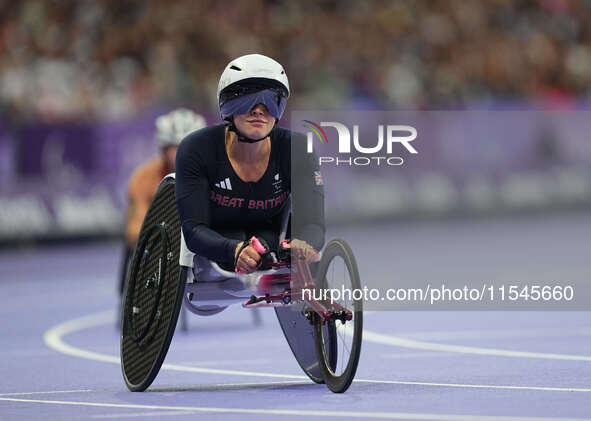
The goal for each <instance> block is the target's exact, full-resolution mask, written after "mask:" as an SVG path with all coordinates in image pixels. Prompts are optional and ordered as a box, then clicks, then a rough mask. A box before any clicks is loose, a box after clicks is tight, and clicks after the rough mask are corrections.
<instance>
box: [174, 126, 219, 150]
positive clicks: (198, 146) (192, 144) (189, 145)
mask: <svg viewBox="0 0 591 421" xmlns="http://www.w3.org/2000/svg"><path fill="white" fill-rule="evenodd" d="M224 130H225V124H217V125H215V126H208V127H204V128H202V129H199V130H196V131H194V132H192V133H189V134H188V135H187V136H185V138H184V139H183V140H182V141H181V144H180V145H179V149H178V152H177V156H189V155H190V156H195V154H197V155H198V156H208V155H209V154H211V153H214V151H215V147H216V145H217V144H219V143H220V142H221V140H220V139H223V136H224Z"/></svg>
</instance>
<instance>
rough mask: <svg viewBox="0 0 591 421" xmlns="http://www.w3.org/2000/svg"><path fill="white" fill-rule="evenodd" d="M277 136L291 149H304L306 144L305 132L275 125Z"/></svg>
mask: <svg viewBox="0 0 591 421" xmlns="http://www.w3.org/2000/svg"><path fill="white" fill-rule="evenodd" d="M275 132H276V133H275V138H276V140H277V142H279V143H280V144H282V145H286V146H287V148H288V149H289V150H290V151H294V152H299V151H303V150H304V148H305V145H306V136H305V135H304V134H303V133H300V132H295V131H293V130H290V129H287V128H285V127H281V126H277V127H275Z"/></svg>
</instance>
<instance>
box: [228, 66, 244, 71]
mask: <svg viewBox="0 0 591 421" xmlns="http://www.w3.org/2000/svg"><path fill="white" fill-rule="evenodd" d="M230 69H232V70H238V71H242V69H241V68H240V67H237V66H234V65H231V66H230Z"/></svg>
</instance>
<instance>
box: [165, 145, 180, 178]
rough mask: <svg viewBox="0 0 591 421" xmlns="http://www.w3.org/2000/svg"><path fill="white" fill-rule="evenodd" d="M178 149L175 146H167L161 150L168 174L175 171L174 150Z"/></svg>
mask: <svg viewBox="0 0 591 421" xmlns="http://www.w3.org/2000/svg"><path fill="white" fill-rule="evenodd" d="M177 149H178V148H177V147H176V146H167V147H166V148H164V149H162V159H164V164H165V165H166V168H167V170H168V171H169V172H174V171H175V163H176V150H177Z"/></svg>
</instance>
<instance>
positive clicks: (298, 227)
mask: <svg viewBox="0 0 591 421" xmlns="http://www.w3.org/2000/svg"><path fill="white" fill-rule="evenodd" d="M292 142H295V143H292V157H291V161H292V163H291V191H292V210H293V215H292V237H293V238H294V239H298V240H302V241H305V242H306V243H307V244H308V245H310V246H312V247H313V248H314V249H315V250H320V249H321V248H322V246H323V245H324V235H325V231H326V230H325V223H324V182H323V180H322V176H321V174H320V169H319V167H318V159H317V157H316V154H310V153H307V152H306V151H305V149H304V146H305V140H303V139H301V137H299V136H298V135H297V134H294V135H293V139H292Z"/></svg>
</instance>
